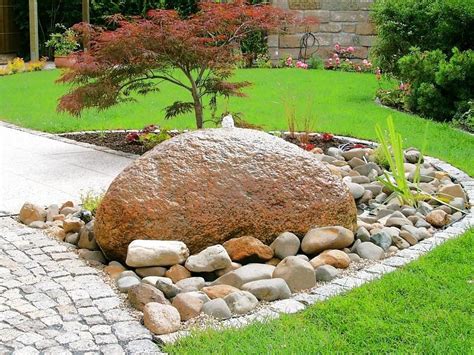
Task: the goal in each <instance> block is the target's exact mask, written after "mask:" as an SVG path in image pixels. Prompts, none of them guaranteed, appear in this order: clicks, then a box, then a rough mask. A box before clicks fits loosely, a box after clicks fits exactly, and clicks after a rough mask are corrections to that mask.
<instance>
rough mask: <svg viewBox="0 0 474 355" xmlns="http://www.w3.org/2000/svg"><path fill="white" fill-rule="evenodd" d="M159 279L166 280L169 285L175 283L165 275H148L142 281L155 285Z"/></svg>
mask: <svg viewBox="0 0 474 355" xmlns="http://www.w3.org/2000/svg"><path fill="white" fill-rule="evenodd" d="M158 281H162V282H165V283H167V284H169V285H171V284H173V281H172V280H171V279H170V278H168V277H163V276H147V277H144V278H143V279H142V283H146V284H148V285H152V286H155V285H156V283H157V282H158Z"/></svg>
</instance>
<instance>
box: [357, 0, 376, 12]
mask: <svg viewBox="0 0 474 355" xmlns="http://www.w3.org/2000/svg"><path fill="white" fill-rule="evenodd" d="M373 4H374V0H359V9H360V10H370V8H371V7H372V5H373Z"/></svg>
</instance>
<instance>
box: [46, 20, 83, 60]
mask: <svg viewBox="0 0 474 355" xmlns="http://www.w3.org/2000/svg"><path fill="white" fill-rule="evenodd" d="M56 27H58V28H60V29H62V30H63V32H56V33H51V35H50V36H49V40H48V41H47V42H46V43H45V45H46V47H49V48H53V50H54V64H55V65H56V67H57V68H70V67H72V66H73V65H74V64H75V62H76V61H75V59H74V57H72V56H70V54H71V53H73V52H74V51H75V50H76V49H78V48H79V42H78V41H77V39H76V33H75V32H74V30H73V29H72V28H66V27H64V26H63V25H56Z"/></svg>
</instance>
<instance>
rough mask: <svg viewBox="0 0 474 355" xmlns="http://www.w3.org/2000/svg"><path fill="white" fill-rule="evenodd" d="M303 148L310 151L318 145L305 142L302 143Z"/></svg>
mask: <svg viewBox="0 0 474 355" xmlns="http://www.w3.org/2000/svg"><path fill="white" fill-rule="evenodd" d="M301 148H303V149H304V150H307V151H308V152H310V151H312V150H313V149H314V148H316V146H315V145H314V144H311V143H303V144H301Z"/></svg>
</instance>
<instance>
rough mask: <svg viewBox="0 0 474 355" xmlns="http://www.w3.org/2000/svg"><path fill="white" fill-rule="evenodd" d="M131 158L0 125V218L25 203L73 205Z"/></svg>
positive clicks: (99, 188) (102, 187) (109, 179)
mask: <svg viewBox="0 0 474 355" xmlns="http://www.w3.org/2000/svg"><path fill="white" fill-rule="evenodd" d="M133 159H134V157H133V156H127V155H125V154H123V155H121V154H119V153H113V152H111V151H108V150H107V149H103V150H97V148H96V147H92V146H88V145H86V144H75V143H73V141H69V140H67V139H63V138H59V137H56V136H54V135H51V134H48V133H41V132H36V131H31V130H25V129H18V128H16V127H15V126H13V125H9V124H6V123H3V122H0V166H1V171H0V215H2V214H8V213H18V212H19V210H20V208H21V206H22V205H23V203H24V202H25V201H30V202H32V203H35V204H39V205H41V204H51V203H57V204H61V203H63V202H64V201H66V200H73V201H74V202H78V200H79V198H80V195H81V193H86V192H88V191H94V192H101V191H102V190H105V189H107V187H108V186H109V184H110V183H111V182H112V180H113V179H114V178H115V177H116V176H117V174H119V173H120V172H121V171H122V170H123V169H124V168H125V167H126V166H127V165H128V164H130V163H131V162H132V161H133Z"/></svg>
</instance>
